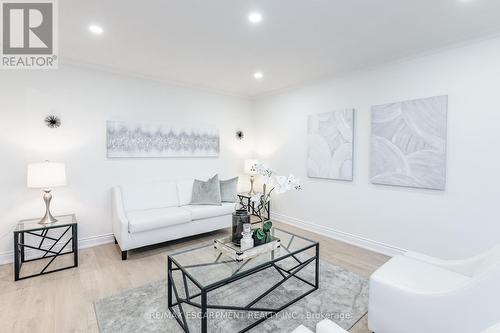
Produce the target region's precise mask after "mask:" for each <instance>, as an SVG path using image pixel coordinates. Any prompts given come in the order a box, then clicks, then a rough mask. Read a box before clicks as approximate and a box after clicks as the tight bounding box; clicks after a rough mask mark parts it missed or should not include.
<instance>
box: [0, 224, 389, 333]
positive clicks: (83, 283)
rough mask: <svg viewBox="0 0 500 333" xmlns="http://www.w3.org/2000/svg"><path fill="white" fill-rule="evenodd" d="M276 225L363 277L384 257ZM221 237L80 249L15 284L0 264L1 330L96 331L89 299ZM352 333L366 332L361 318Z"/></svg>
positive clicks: (152, 275)
mask: <svg viewBox="0 0 500 333" xmlns="http://www.w3.org/2000/svg"><path fill="white" fill-rule="evenodd" d="M275 225H278V226H280V227H281V228H283V229H287V230H290V231H292V232H294V233H297V234H300V235H303V236H305V237H308V238H310V239H315V240H318V241H319V242H320V251H321V258H322V260H325V261H328V262H331V263H334V264H336V265H338V266H341V267H344V268H346V269H348V270H350V271H352V272H355V273H358V274H360V275H362V276H364V277H369V275H370V274H371V273H372V272H373V271H375V270H376V269H377V268H378V267H380V266H381V265H382V264H383V263H385V262H386V261H387V260H388V259H389V258H388V257H386V256H383V255H381V254H377V253H374V252H370V251H367V250H364V249H361V248H358V247H355V246H352V245H349V244H345V243H342V242H339V241H335V240H332V239H330V238H326V237H323V236H321V235H318V234H314V233H310V232H306V231H304V230H302V229H298V228H294V227H292V226H289V225H285V224H279V223H276V224H275ZM225 233H228V231H219V232H216V233H211V234H207V235H203V236H201V237H197V238H189V239H187V240H182V241H176V242H170V243H166V244H162V245H161V246H154V247H149V248H145V249H140V250H136V251H132V252H131V253H130V254H129V259H128V260H127V261H121V257H120V252H119V249H118V247H117V246H116V245H114V244H107V245H102V246H97V247H93V248H89V249H84V250H81V251H80V257H79V259H80V260H79V261H80V265H79V267H78V268H77V269H71V270H66V271H61V272H58V273H54V274H48V275H45V276H41V277H36V278H32V279H27V280H22V281H18V282H14V280H13V266H12V265H3V266H0V331H1V332H43V333H48V332H57V333H59V332H61V333H66V332H85V333H86V332H98V327H97V322H96V318H95V314H94V306H93V301H94V300H96V299H98V298H102V297H106V296H110V295H113V294H116V293H119V292H120V291H123V290H126V289H130V288H134V287H139V286H141V285H144V284H146V283H149V282H153V281H157V280H160V279H163V278H164V277H165V266H166V265H165V261H166V260H165V258H166V255H167V254H168V253H171V252H173V251H176V250H177V249H179V248H181V247H186V246H195V245H198V244H200V243H201V242H205V241H206V242H209V241H211V240H213V239H214V237H216V236H220V235H222V234H225ZM351 332H353V333H367V332H369V331H368V328H367V318H366V316H365V318H363V319H362V320H361V321H360V322H359V323H358V324H357V325H356V326H355V327H354V328H353V329H352V330H351Z"/></svg>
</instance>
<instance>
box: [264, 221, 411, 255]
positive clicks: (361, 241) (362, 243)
mask: <svg viewBox="0 0 500 333" xmlns="http://www.w3.org/2000/svg"><path fill="white" fill-rule="evenodd" d="M271 217H272V219H274V220H276V221H278V222H283V223H286V224H290V225H293V226H295V227H298V228H301V229H304V230H307V231H312V232H315V233H317V234H320V235H323V236H326V237H329V238H333V239H336V240H339V241H342V242H345V243H348V244H351V245H355V246H358V247H361V248H364V249H367V250H370V251H374V252H378V253H381V254H384V255H387V256H390V257H393V256H396V255H400V254H403V253H405V252H407V250H405V249H401V248H399V247H396V246H392V245H388V244H384V243H381V242H377V241H374V240H371V239H367V238H364V237H360V236H357V235H353V234H350V233H347V232H343V231H339V230H336V229H334V228H331V227H327V226H324V225H319V224H316V223H311V222H306V221H302V220H299V219H297V218H294V217H290V216H286V215H284V214H281V213H271Z"/></svg>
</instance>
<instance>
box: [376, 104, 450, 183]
mask: <svg viewBox="0 0 500 333" xmlns="http://www.w3.org/2000/svg"><path fill="white" fill-rule="evenodd" d="M447 113H448V96H438V97H431V98H425V99H418V100H412V101H406V102H400V103H393V104H386V105H379V106H374V107H372V112H371V119H372V136H371V154H372V157H371V181H372V183H375V184H384V185H396V186H407V187H417V188H427V189H433V190H444V189H445V185H446V123H447Z"/></svg>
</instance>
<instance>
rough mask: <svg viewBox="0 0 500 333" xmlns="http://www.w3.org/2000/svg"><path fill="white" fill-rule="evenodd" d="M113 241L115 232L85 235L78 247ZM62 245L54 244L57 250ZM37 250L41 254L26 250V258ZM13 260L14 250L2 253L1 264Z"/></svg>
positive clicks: (79, 241)
mask: <svg viewBox="0 0 500 333" xmlns="http://www.w3.org/2000/svg"><path fill="white" fill-rule="evenodd" d="M113 242H114V236H113V234H104V235H98V236H90V237H84V238H80V239H79V240H78V249H85V248H88V247H93V246H98V245H102V244H108V243H113ZM49 245H50V244H49ZM62 245H63V244H57V245H56V246H54V248H53V250H55V251H57V250H59V249H60V248H61V246H62ZM37 252H38V254H40V252H39V251H36V250H27V251H26V258H27V259H30V258H32V257H34V256H35V255H36V253H37ZM12 262H14V251H8V252H3V253H0V265H4V264H10V263H12Z"/></svg>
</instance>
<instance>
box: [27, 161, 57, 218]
mask: <svg viewBox="0 0 500 333" xmlns="http://www.w3.org/2000/svg"><path fill="white" fill-rule="evenodd" d="M65 185H66V167H65V165H64V164H62V163H53V162H49V161H45V162H43V163H32V164H29V165H28V187H29V188H43V191H44V194H43V200H44V201H45V215H44V217H42V219H41V220H40V221H39V222H38V223H40V224H50V223H54V222H57V220H56V219H55V218H54V216H52V214H51V213H50V201H51V200H52V194H51V193H50V192H51V191H52V188H54V187H58V186H65Z"/></svg>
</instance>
